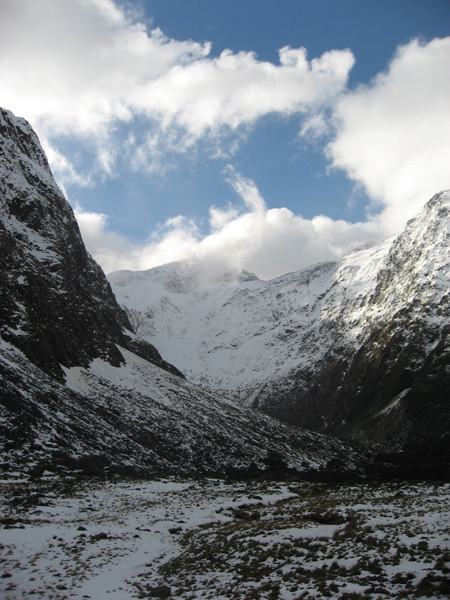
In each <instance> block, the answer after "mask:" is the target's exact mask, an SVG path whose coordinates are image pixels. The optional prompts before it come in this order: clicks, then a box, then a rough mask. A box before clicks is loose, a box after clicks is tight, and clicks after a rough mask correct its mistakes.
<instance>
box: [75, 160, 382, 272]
mask: <svg viewBox="0 0 450 600" xmlns="http://www.w3.org/2000/svg"><path fill="white" fill-rule="evenodd" d="M226 178H227V180H228V181H229V183H230V185H231V186H232V188H233V189H234V191H235V192H236V194H237V195H238V196H239V198H240V203H234V204H230V205H229V206H228V207H227V208H226V209H220V208H216V207H211V208H210V221H209V225H210V233H209V234H208V235H203V236H202V235H201V234H200V232H199V230H198V228H197V226H196V224H195V222H193V221H191V220H187V219H185V218H184V217H182V216H180V217H177V218H175V219H170V220H169V221H168V222H167V223H166V224H165V225H164V226H163V227H161V228H160V230H159V231H158V232H155V233H153V235H152V237H151V239H150V240H149V241H148V242H147V243H146V244H141V245H136V244H132V243H130V242H129V241H127V240H126V239H125V238H123V237H122V236H119V235H117V234H116V233H114V232H108V230H107V217H106V216H105V215H99V214H97V213H89V212H85V211H83V210H82V209H81V208H78V209H77V210H76V211H75V213H76V216H77V219H78V222H79V224H80V229H81V231H82V234H83V238H84V240H85V243H86V245H87V247H88V248H89V249H90V251H91V252H92V253H93V255H94V257H95V258H96V259H97V260H98V262H99V263H100V264H101V265H102V266H103V268H104V269H105V271H106V272H107V273H108V272H111V271H113V270H121V269H131V270H144V269H150V268H152V267H156V266H158V265H161V264H165V263H168V262H172V261H175V260H193V261H200V262H203V263H210V264H211V265H215V266H217V265H218V264H220V265H222V266H223V265H224V264H226V265H227V266H228V267H232V268H235V269H243V268H245V269H247V270H249V271H251V272H254V273H256V274H257V275H258V276H259V277H261V278H262V279H271V278H273V277H276V276H278V275H281V274H284V273H286V272H289V271H295V270H298V269H300V268H303V267H306V266H309V265H311V264H313V263H317V262H322V261H327V260H337V259H339V258H340V257H342V256H343V255H344V254H345V253H346V252H348V251H349V250H350V249H351V248H352V247H354V246H356V245H358V244H361V243H363V242H365V241H367V240H368V239H371V238H373V237H376V236H377V235H378V234H379V227H378V225H377V224H374V223H372V222H368V223H356V224H350V223H347V222H346V221H334V220H332V219H330V218H328V217H325V216H318V217H315V218H314V219H304V218H303V217H301V216H299V215H295V214H294V213H293V212H292V211H291V210H289V209H287V208H272V209H268V208H267V206H266V204H265V202H264V199H263V198H262V197H261V195H260V193H259V191H258V189H257V187H256V184H255V183H254V182H253V181H251V180H249V179H246V178H244V177H242V176H241V175H240V174H239V173H236V172H235V171H234V170H233V168H231V167H229V168H228V169H227V172H226Z"/></svg>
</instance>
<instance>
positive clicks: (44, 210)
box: [0, 109, 176, 380]
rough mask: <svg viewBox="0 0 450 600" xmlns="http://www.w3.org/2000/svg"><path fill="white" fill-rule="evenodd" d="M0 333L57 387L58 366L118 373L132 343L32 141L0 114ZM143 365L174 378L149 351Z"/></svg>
mask: <svg viewBox="0 0 450 600" xmlns="http://www.w3.org/2000/svg"><path fill="white" fill-rule="evenodd" d="M0 136H1V146H0V169H1V171H0V175H1V178H0V250H1V252H0V332H1V335H2V337H3V339H4V340H5V341H8V342H10V343H11V344H14V345H15V346H16V347H17V348H19V349H20V350H21V351H22V352H23V353H24V354H25V356H27V357H28V358H29V359H30V360H31V361H32V362H33V363H34V364H35V365H37V366H39V367H41V368H42V369H43V370H44V371H45V372H46V373H49V374H51V375H53V376H55V377H58V378H59V379H60V380H61V379H62V377H63V372H62V370H61V365H64V366H66V367H70V366H73V365H80V364H81V365H84V366H87V365H88V364H89V362H90V361H91V360H92V359H93V358H96V357H102V358H104V359H105V360H106V361H107V362H109V363H111V364H113V365H115V366H118V365H119V364H121V363H123V357H122V356H121V354H120V352H119V350H118V349H117V344H119V345H120V346H123V347H125V348H127V347H130V346H133V349H134V351H138V350H137V343H136V341H135V340H133V339H132V337H133V336H132V335H131V326H130V324H129V322H128V318H127V316H126V314H125V313H124V311H123V310H122V309H121V308H120V307H119V306H118V305H117V302H116V300H115V298H114V296H113V294H112V292H111V288H110V286H109V283H108V282H107V280H106V278H105V276H104V274H103V272H102V270H101V269H100V267H99V266H98V265H97V264H96V263H95V261H94V260H93V259H92V258H91V257H90V255H89V254H88V253H87V252H86V249H85V247H84V244H83V241H82V239H81V236H80V232H79V229H78V225H77V222H76V220H75V216H74V215H73V212H72V210H71V208H70V206H69V204H68V203H67V201H66V200H65V198H64V197H63V195H62V193H61V191H60V190H59V188H58V187H57V185H56V183H55V181H54V179H53V177H52V174H51V172H50V168H49V166H48V162H47V159H46V156H45V154H44V152H43V150H42V148H41V145H40V143H39V140H38V139H37V137H36V134H35V133H34V132H33V130H32V129H31V128H30V126H29V125H28V123H26V122H25V121H24V120H23V119H18V118H16V117H14V116H13V115H12V114H11V113H10V112H8V111H5V110H3V109H2V110H1V114H0ZM141 352H142V353H144V354H145V356H146V358H148V359H149V360H151V361H152V362H155V363H156V364H158V365H160V366H163V367H164V368H166V369H168V370H171V371H173V372H175V371H176V370H175V368H174V367H171V366H170V365H168V364H166V363H164V361H162V359H161V357H160V356H159V353H158V352H157V351H156V349H155V348H153V347H151V346H150V345H149V344H145V343H142V344H141Z"/></svg>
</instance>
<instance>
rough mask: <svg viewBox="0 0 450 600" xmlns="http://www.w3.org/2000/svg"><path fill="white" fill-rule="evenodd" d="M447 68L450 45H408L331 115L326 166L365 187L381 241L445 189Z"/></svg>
mask: <svg viewBox="0 0 450 600" xmlns="http://www.w3.org/2000/svg"><path fill="white" fill-rule="evenodd" d="M449 65H450V37H447V38H444V39H435V40H432V41H431V42H429V43H421V42H420V41H419V40H412V41H411V42H410V43H408V44H406V45H403V46H401V47H399V48H398V50H397V52H396V54H395V56H394V58H393V59H392V61H391V63H390V65H389V68H388V70H387V71H386V72H383V73H380V74H379V75H378V76H377V77H376V78H375V79H374V80H373V81H372V82H371V83H370V84H369V85H367V86H362V87H359V88H358V89H356V90H355V91H354V92H352V93H347V94H345V95H343V96H341V98H340V99H339V101H338V103H337V106H336V108H335V111H334V116H335V120H336V126H337V134H336V137H335V139H334V140H333V141H332V142H331V143H330V144H329V146H328V153H329V156H330V159H331V161H332V164H333V166H335V167H338V168H340V169H344V170H345V171H346V173H347V174H348V176H349V177H350V178H351V179H353V180H354V181H355V182H357V183H358V184H359V185H363V186H364V187H365V189H366V191H367V194H368V195H369V196H370V197H371V198H372V199H373V204H372V207H371V209H372V212H373V213H376V212H379V211H381V215H380V219H381V221H382V224H383V227H384V230H385V232H386V234H389V233H393V232H397V231H398V230H399V229H400V228H401V227H402V226H403V225H404V223H405V221H406V220H407V219H408V218H410V217H411V216H412V215H414V214H415V213H416V212H417V211H418V210H419V209H420V208H421V207H422V206H423V204H424V202H425V201H426V200H427V199H428V198H430V197H431V196H432V195H433V194H434V193H436V192H438V191H440V190H441V189H446V188H448V187H450V168H449V165H450V102H449V98H450V69H449ZM369 217H370V215H369Z"/></svg>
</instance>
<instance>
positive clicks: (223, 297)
mask: <svg viewBox="0 0 450 600" xmlns="http://www.w3.org/2000/svg"><path fill="white" fill-rule="evenodd" d="M449 250H450V193H449V192H442V193H440V194H437V195H436V196H435V197H434V198H432V199H431V200H430V201H429V202H428V203H427V204H426V205H425V207H424V209H423V210H422V212H420V213H419V214H418V215H417V217H416V218H414V219H412V220H411V221H410V222H409V223H408V225H407V227H406V229H405V230H404V231H403V232H402V233H401V234H400V235H398V236H397V237H395V238H392V239H389V240H387V241H385V242H382V243H379V244H373V245H372V246H369V247H366V248H364V249H360V250H358V251H355V252H353V253H351V254H349V255H348V256H346V257H345V258H344V259H343V260H342V261H340V262H337V263H331V262H330V263H323V264H319V265H315V266H313V267H311V268H308V269H305V270H302V271H299V272H296V273H290V274H287V275H284V276H282V277H279V278H277V279H274V280H271V281H261V280H259V279H258V278H257V277H256V276H254V275H252V274H249V273H246V272H243V273H236V272H232V271H216V272H211V271H208V270H207V269H206V267H202V266H201V265H199V264H190V263H172V264H168V265H165V266H163V267H158V268H155V269H151V270H149V271H143V272H130V271H119V272H116V273H112V274H110V275H109V277H108V278H109V281H110V283H111V285H112V288H113V291H114V293H115V295H116V297H117V299H118V301H119V303H120V304H121V305H122V306H124V307H125V309H126V311H127V313H128V316H129V318H130V320H131V322H132V323H133V325H134V327H135V328H136V330H137V331H138V332H139V334H140V335H141V336H143V337H145V338H146V339H147V340H150V341H152V343H154V344H155V345H156V346H157V347H158V348H159V349H160V351H161V352H162V353H163V355H164V356H165V357H166V358H167V359H168V360H170V361H172V362H174V363H175V364H176V365H177V366H178V368H180V370H181V371H182V372H183V373H184V374H185V375H186V377H187V378H188V379H189V380H191V381H194V382H197V383H199V384H204V385H207V386H209V388H210V389H214V390H217V391H219V392H220V393H223V394H228V395H230V396H231V397H233V398H236V399H237V400H239V401H240V402H241V403H242V404H245V405H247V406H252V407H256V408H258V409H259V410H261V411H264V412H266V413H268V414H271V415H273V416H276V417H277V418H280V419H282V420H284V421H287V422H290V423H295V424H298V425H303V426H306V427H309V428H311V429H315V430H317V431H331V432H339V433H341V434H343V435H344V434H345V435H348V434H352V435H355V434H358V435H359V436H360V437H361V436H362V437H369V438H371V439H372V440H374V439H375V440H377V441H379V442H380V443H381V444H382V445H383V448H384V449H386V450H398V449H400V448H403V449H404V448H405V447H406V446H408V444H409V445H411V444H412V445H413V446H414V445H418V444H421V443H422V442H424V443H425V441H426V440H429V439H430V438H432V439H433V440H434V441H433V444H434V443H435V442H436V443H437V444H438V446H439V445H440V443H441V442H442V441H443V440H444V439H445V440H447V438H448V433H447V431H448V425H449V404H450V354H449V342H448V333H449V328H450V325H449V322H450V319H449V317H450V261H449V257H450V252H449Z"/></svg>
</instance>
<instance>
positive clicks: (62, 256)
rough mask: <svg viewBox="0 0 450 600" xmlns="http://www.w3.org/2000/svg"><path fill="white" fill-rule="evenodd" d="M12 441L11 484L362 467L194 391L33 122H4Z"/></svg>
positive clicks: (342, 451)
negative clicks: (137, 308)
mask: <svg viewBox="0 0 450 600" xmlns="http://www.w3.org/2000/svg"><path fill="white" fill-rule="evenodd" d="M0 294H1V297H0V443H1V461H2V462H1V463H0V467H1V468H2V469H3V470H4V472H5V473H6V476H7V477H12V476H14V475H20V476H23V474H26V473H29V474H31V475H33V474H34V475H39V474H40V473H41V472H42V471H43V470H44V469H49V470H53V471H55V470H56V471H63V472H64V471H65V470H67V469H76V470H80V471H82V472H84V473H93V474H102V473H112V472H119V473H126V474H145V475H152V474H168V473H178V474H184V475H192V474H220V475H223V474H226V473H237V472H242V471H250V472H254V471H255V470H258V469H262V470H268V469H269V470H271V469H273V468H274V467H277V468H278V467H280V465H282V466H283V467H284V468H286V467H291V468H295V469H296V470H303V471H305V470H308V471H309V470H317V469H319V470H320V469H327V468H328V466H329V465H330V461H331V464H336V461H337V463H338V464H339V465H341V467H342V468H344V469H348V468H351V469H353V468H355V466H356V463H357V462H358V461H359V460H360V458H361V455H360V454H358V453H357V452H356V451H354V450H353V449H352V448H351V447H350V446H349V445H346V444H343V443H341V442H339V441H337V440H333V439H329V438H327V437H324V436H321V435H316V434H312V433H310V432H305V431H302V430H299V429H297V428H294V427H289V426H287V425H283V424H281V423H278V422H276V421H273V420H272V419H270V418H269V417H266V416H264V415H258V414H255V413H254V412H252V411H250V410H247V409H245V408H243V407H241V406H238V405H236V404H234V403H233V402H230V401H228V400H225V399H223V398H220V397H218V396H217V395H215V394H212V393H210V392H208V391H207V390H205V389H201V388H199V387H198V386H195V385H193V384H191V383H189V382H187V381H186V380H185V379H184V377H183V376H182V375H181V373H180V371H178V369H176V368H175V367H173V366H172V365H171V364H169V363H167V362H165V361H164V360H163V359H162V358H161V356H160V354H159V353H158V351H157V350H156V349H155V347H154V346H152V345H151V344H150V343H148V342H146V341H144V340H142V339H140V338H139V337H137V336H136V335H135V334H134V333H133V331H132V328H131V325H130V323H129V321H128V317H127V316H126V314H125V313H124V311H123V310H122V309H121V308H120V307H119V305H118V304H117V302H116V300H115V298H114V296H113V294H112V292H111V288H110V286H109V283H108V282H107V280H106V278H105V276H104V274H103V272H102V271H101V269H100V268H99V266H98V265H97V264H96V263H95V262H94V261H93V260H92V258H91V257H90V256H89V255H88V254H87V252H86V250H85V248H84V245H83V242H82V240H81V237H80V234H79V230H78V226H77V223H76V221H75V218H74V215H73V213H72V210H71V208H70V206H69V205H68V203H67V202H66V200H65V199H64V197H63V195H62V194H61V192H60V190H59V189H58V187H57V186H56V184H55V182H54V180H53V177H52V175H51V172H50V169H49V166H48V163H47V160H46V157H45V155H44V153H43V151H42V148H41V146H40V144H39V141H38V139H37V137H36V135H35V134H34V132H33V131H32V129H31V127H30V126H29V124H28V123H27V122H26V121H24V120H23V119H19V118H16V117H15V116H14V115H13V114H12V113H10V112H8V111H5V110H1V111H0Z"/></svg>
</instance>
